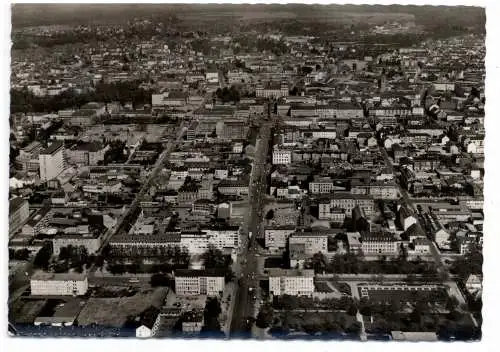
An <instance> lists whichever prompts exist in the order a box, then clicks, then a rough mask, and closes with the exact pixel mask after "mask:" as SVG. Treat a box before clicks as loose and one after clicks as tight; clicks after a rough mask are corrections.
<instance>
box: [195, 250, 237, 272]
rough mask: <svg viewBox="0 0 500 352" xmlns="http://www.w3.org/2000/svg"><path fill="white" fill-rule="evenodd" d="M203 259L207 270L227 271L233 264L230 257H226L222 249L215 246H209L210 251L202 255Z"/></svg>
mask: <svg viewBox="0 0 500 352" xmlns="http://www.w3.org/2000/svg"><path fill="white" fill-rule="evenodd" d="M201 258H202V259H203V263H204V265H205V268H207V269H215V268H223V269H226V268H228V267H229V266H230V265H231V262H232V259H231V256H230V255H225V254H224V253H222V251H221V250H220V249H218V248H216V247H214V246H213V245H209V247H208V250H207V251H206V252H205V253H203V254H202V256H201Z"/></svg>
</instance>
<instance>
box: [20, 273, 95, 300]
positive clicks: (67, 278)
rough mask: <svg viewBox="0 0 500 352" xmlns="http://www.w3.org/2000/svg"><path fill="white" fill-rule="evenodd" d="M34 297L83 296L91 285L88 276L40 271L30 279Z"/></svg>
mask: <svg viewBox="0 0 500 352" xmlns="http://www.w3.org/2000/svg"><path fill="white" fill-rule="evenodd" d="M30 287H31V294H32V295H33V296H68V295H69V296H71V295H73V296H83V295H84V294H86V293H87V290H88V288H89V283H88V280H87V275H86V274H75V273H70V274H56V273H46V272H42V271H38V272H36V273H34V274H33V275H32V276H31V279H30Z"/></svg>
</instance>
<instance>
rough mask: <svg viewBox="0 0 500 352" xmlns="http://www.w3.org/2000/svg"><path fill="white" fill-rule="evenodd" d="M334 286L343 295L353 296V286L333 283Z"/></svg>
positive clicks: (344, 283)
mask: <svg viewBox="0 0 500 352" xmlns="http://www.w3.org/2000/svg"><path fill="white" fill-rule="evenodd" d="M332 285H333V286H335V288H336V289H337V290H339V291H340V292H341V293H345V294H346V295H349V296H350V295H352V292H351V286H349V284H348V283H346V282H336V281H332Z"/></svg>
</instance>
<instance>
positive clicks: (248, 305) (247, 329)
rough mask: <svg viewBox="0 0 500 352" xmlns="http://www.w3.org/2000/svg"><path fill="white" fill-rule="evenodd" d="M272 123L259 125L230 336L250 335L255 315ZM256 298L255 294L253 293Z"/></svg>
mask: <svg viewBox="0 0 500 352" xmlns="http://www.w3.org/2000/svg"><path fill="white" fill-rule="evenodd" d="M271 126H272V125H271V123H269V122H267V123H264V124H263V125H262V126H261V129H260V133H259V140H258V142H257V145H256V150H255V159H254V165H253V170H252V174H251V179H250V192H249V193H250V194H249V203H250V204H251V209H250V219H249V220H250V223H249V226H248V230H249V231H251V232H252V237H251V238H250V239H249V240H248V242H247V244H246V245H244V248H243V251H242V254H241V257H242V258H244V259H245V260H246V262H243V265H242V271H241V274H242V277H241V278H239V287H238V289H237V291H236V296H235V305H234V309H233V312H234V314H233V317H232V321H231V329H230V336H232V337H244V336H249V335H251V329H252V324H251V321H249V319H250V318H253V317H255V311H254V308H255V300H254V294H256V292H255V291H253V292H251V293H250V292H249V289H250V288H251V289H253V290H258V288H259V280H258V277H257V275H255V276H253V273H255V274H256V273H257V257H256V256H255V254H256V253H257V245H256V243H255V238H256V237H258V235H259V230H260V221H261V219H262V202H263V198H264V195H265V193H266V164H267V163H266V159H267V153H268V149H269V139H270V136H271V133H270V132H271ZM256 297H257V296H256Z"/></svg>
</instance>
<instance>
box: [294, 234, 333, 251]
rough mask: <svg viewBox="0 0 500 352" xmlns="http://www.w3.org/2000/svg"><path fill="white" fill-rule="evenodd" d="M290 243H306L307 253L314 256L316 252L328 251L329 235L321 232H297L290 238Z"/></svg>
mask: <svg viewBox="0 0 500 352" xmlns="http://www.w3.org/2000/svg"><path fill="white" fill-rule="evenodd" d="M289 241H290V245H292V244H304V250H305V254H306V255H309V256H313V255H314V254H316V253H320V252H321V253H323V254H324V253H327V252H328V235H327V234H325V233H321V232H295V233H293V234H292V235H291V236H290V238H289Z"/></svg>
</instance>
